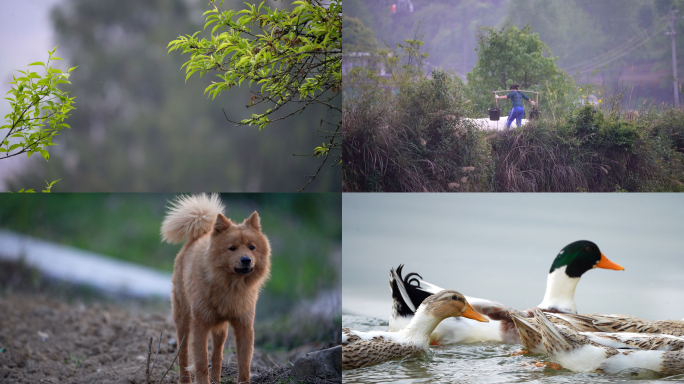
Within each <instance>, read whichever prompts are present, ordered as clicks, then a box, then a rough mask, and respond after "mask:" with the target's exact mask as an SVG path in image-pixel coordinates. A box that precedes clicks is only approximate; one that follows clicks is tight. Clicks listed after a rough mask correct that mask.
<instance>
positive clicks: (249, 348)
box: [233, 321, 254, 384]
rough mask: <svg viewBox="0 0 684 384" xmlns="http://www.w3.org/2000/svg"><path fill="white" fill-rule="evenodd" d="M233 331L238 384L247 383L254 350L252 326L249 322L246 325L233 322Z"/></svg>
mask: <svg viewBox="0 0 684 384" xmlns="http://www.w3.org/2000/svg"><path fill="white" fill-rule="evenodd" d="M233 330H234V331H235V344H237V358H238V383H240V384H244V383H249V368H250V366H251V364H252V352H253V350H254V325H253V324H252V322H251V321H249V322H248V323H247V324H244V323H241V322H235V323H233Z"/></svg>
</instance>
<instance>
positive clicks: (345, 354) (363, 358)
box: [342, 328, 422, 369]
mask: <svg viewBox="0 0 684 384" xmlns="http://www.w3.org/2000/svg"><path fill="white" fill-rule="evenodd" d="M342 333H344V334H345V335H346V336H347V343H346V344H343V345H342V369H355V368H363V367H367V366H369V365H373V364H377V363H380V362H382V361H385V360H389V359H393V358H397V357H403V356H408V355H410V354H412V353H415V352H420V351H422V349H421V348H419V347H416V346H415V345H405V344H399V343H397V342H395V341H391V340H386V339H385V338H383V337H380V336H376V337H374V338H372V339H371V340H362V339H361V338H360V337H358V336H356V335H354V334H353V333H352V332H351V331H350V330H349V328H342Z"/></svg>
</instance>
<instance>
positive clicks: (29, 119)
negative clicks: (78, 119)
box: [0, 47, 76, 192]
mask: <svg viewBox="0 0 684 384" xmlns="http://www.w3.org/2000/svg"><path fill="white" fill-rule="evenodd" d="M56 50H57V47H55V48H54V49H53V50H52V51H48V55H49V56H48V60H47V62H45V63H43V62H41V61H37V62H35V63H31V64H29V65H28V66H29V67H30V66H34V65H35V66H42V67H43V68H44V69H45V72H44V75H43V76H41V75H39V74H38V73H36V72H33V71H30V70H29V69H27V70H26V71H17V72H19V73H21V74H22V75H23V76H20V77H16V76H12V81H10V84H11V85H12V88H11V89H10V90H9V91H7V94H9V95H10V96H9V97H7V98H6V99H7V100H9V102H10V107H11V109H12V112H10V113H9V114H8V115H7V116H5V119H6V120H7V122H8V124H6V125H3V126H0V132H2V131H4V130H7V132H4V137H3V139H2V142H0V160H2V159H7V158H10V157H14V156H17V155H21V154H24V153H25V154H26V156H27V157H31V155H32V154H34V153H40V154H41V156H43V157H44V158H45V160H46V161H47V160H49V159H50V154H49V153H48V151H47V147H49V146H51V145H55V143H53V142H52V139H53V138H54V137H55V136H57V135H59V134H60V131H61V130H62V129H64V128H70V127H69V125H68V124H66V123H64V120H65V119H66V118H67V117H68V116H69V112H70V111H71V110H72V109H74V106H73V102H74V98H73V97H69V95H68V93H67V92H64V91H62V90H61V89H59V88H58V85H59V84H70V82H69V80H68V79H69V74H70V73H71V71H73V70H74V69H76V67H73V68H69V70H68V71H67V72H62V70H60V69H57V68H52V67H51V66H50V61H53V60H54V61H56V60H62V59H61V58H59V57H56V56H54V57H53V56H52V55H53V54H54V53H55V51H56ZM46 124H47V126H46ZM12 139H15V140H12ZM56 182H57V181H53V182H51V183H47V182H46V183H47V187H46V189H45V190H43V192H50V190H51V188H52V186H53V185H54V184H55V183H56ZM19 192H33V189H28V190H24V189H22V190H20V191H19Z"/></svg>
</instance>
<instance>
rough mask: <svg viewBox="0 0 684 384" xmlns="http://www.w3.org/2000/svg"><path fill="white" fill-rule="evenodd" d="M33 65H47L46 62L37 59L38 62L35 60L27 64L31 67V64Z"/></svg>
mask: <svg viewBox="0 0 684 384" xmlns="http://www.w3.org/2000/svg"><path fill="white" fill-rule="evenodd" d="M32 65H42V66H43V67H44V66H45V64H43V62H42V61H36V62H33V63H31V64H29V65H27V67H30V66H32Z"/></svg>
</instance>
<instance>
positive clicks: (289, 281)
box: [0, 193, 342, 301]
mask: <svg viewBox="0 0 684 384" xmlns="http://www.w3.org/2000/svg"><path fill="white" fill-rule="evenodd" d="M175 196H176V195H174V194H50V195H47V194H36V195H16V194H1V195H0V229H7V230H12V231H15V232H19V233H23V234H26V235H30V236H34V237H37V238H41V239H45V240H49V241H53V242H56V243H60V244H64V245H69V246H73V247H77V248H80V249H84V250H89V251H93V252H97V253H101V254H103V255H105V256H109V257H112V258H117V259H122V260H127V261H131V262H134V263H137V264H141V265H146V266H149V267H153V268H156V269H159V270H163V271H167V272H172V271H173V262H174V259H175V256H176V254H177V253H178V251H179V250H180V248H181V246H182V244H176V245H170V244H166V243H162V242H161V236H160V234H159V229H160V226H161V223H162V220H163V218H164V213H165V210H166V206H167V202H168V201H169V200H172V199H174V198H175ZM221 199H222V201H223V202H224V203H225V205H226V215H227V217H229V218H231V219H233V220H234V221H238V222H242V220H244V219H245V218H247V217H248V216H249V215H250V214H251V213H252V212H254V211H257V212H258V213H259V216H260V217H261V225H262V230H263V232H264V233H265V234H266V235H267V236H268V238H269V240H270V242H271V248H272V272H271V279H270V281H269V282H268V283H267V284H266V287H265V291H266V292H267V293H269V294H272V295H274V296H276V297H278V298H282V299H284V300H286V301H287V300H295V299H301V298H311V297H313V296H314V295H315V294H316V293H317V292H318V291H319V290H322V289H335V288H336V287H339V284H340V274H339V267H340V263H341V260H340V257H341V256H340V252H339V251H340V248H341V241H342V229H341V222H342V217H341V195H340V194H339V193H317V194H223V195H222V196H221ZM1 248H2V247H1V246H0V252H1Z"/></svg>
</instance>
